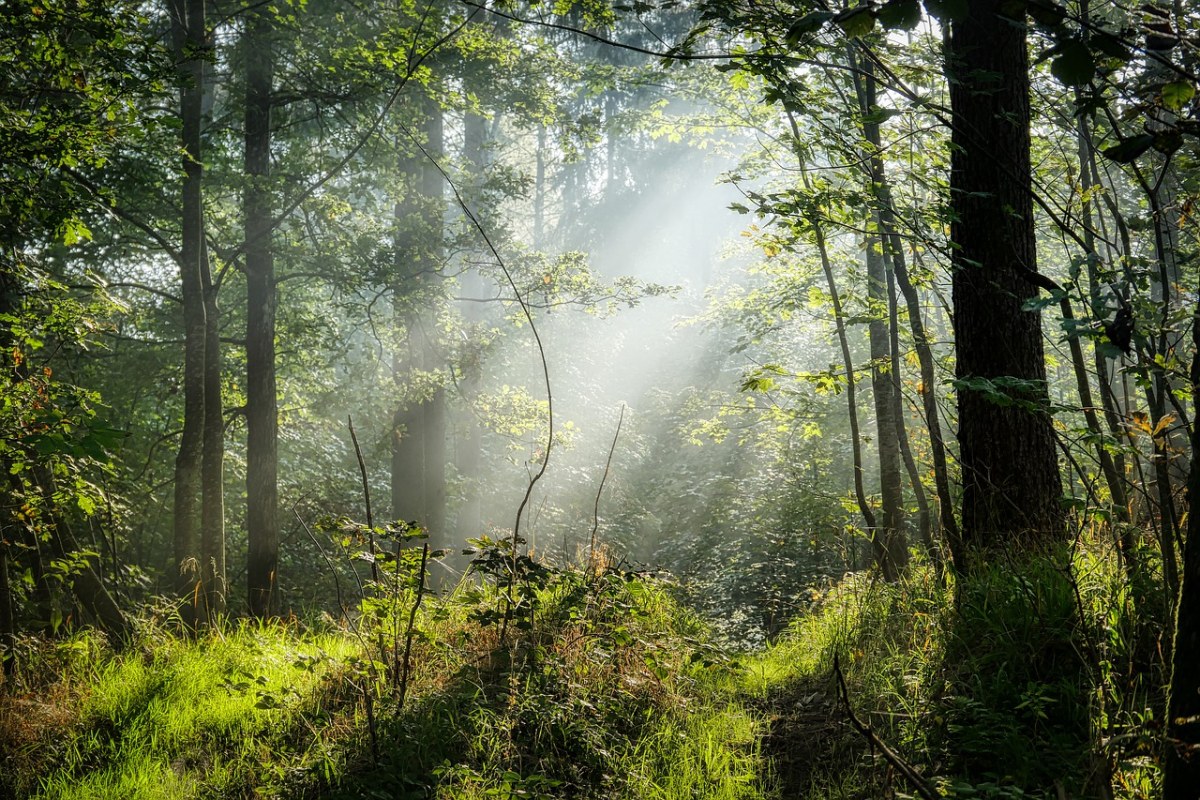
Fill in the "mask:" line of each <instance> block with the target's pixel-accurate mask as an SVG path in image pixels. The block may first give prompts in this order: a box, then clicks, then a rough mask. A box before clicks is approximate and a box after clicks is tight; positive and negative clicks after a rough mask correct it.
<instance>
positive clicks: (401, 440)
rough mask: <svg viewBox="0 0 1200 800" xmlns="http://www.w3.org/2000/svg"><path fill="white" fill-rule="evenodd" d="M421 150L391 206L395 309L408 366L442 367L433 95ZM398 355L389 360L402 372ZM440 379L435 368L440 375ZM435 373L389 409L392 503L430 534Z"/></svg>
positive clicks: (437, 122) (437, 508)
mask: <svg viewBox="0 0 1200 800" xmlns="http://www.w3.org/2000/svg"><path fill="white" fill-rule="evenodd" d="M422 113H423V119H424V124H423V133H424V136H425V142H424V150H425V152H424V153H418V154H417V155H416V157H415V159H420V160H419V161H418V160H415V159H414V158H406V159H405V163H404V164H403V165H402V171H403V172H404V173H405V187H406V192H407V195H408V196H407V197H406V202H404V203H400V204H397V207H396V215H397V219H396V225H397V238H396V258H397V263H396V265H395V266H396V276H397V280H398V281H399V285H398V286H397V292H396V302H397V304H398V306H397V310H398V313H399V314H400V317H401V320H402V323H403V325H404V327H405V330H406V332H407V336H408V350H409V359H408V365H407V366H409V367H410V368H413V369H417V370H421V371H424V372H427V373H432V374H437V373H442V372H444V369H445V360H444V358H443V357H442V355H441V354H440V353H439V347H438V342H437V334H436V331H437V320H438V316H439V314H440V311H441V307H442V303H443V302H444V297H443V287H442V281H443V277H442V273H441V269H442V258H443V254H442V240H443V237H444V231H443V225H444V219H443V218H444V215H445V205H444V202H443V194H444V186H443V183H444V179H443V178H442V175H441V172H440V171H439V170H438V169H437V166H436V165H435V164H434V163H431V161H430V159H437V158H440V157H441V155H442V152H443V148H444V143H443V139H444V133H443V122H442V110H441V108H440V107H439V106H438V105H437V103H436V101H434V100H432V99H428V100H425V101H423V103H422ZM404 366H405V365H404V364H403V360H398V361H397V362H396V364H395V368H396V369H397V379H398V380H402V378H401V375H402V370H403V368H404ZM438 377H439V379H440V377H441V376H440V375H439V376H438ZM445 395H446V392H445V388H444V387H443V386H442V385H441V383H440V381H439V383H438V385H437V387H436V388H435V389H434V391H433V393H432V394H431V395H430V396H428V397H425V398H422V399H421V400H420V401H419V402H410V403H408V404H407V407H406V408H401V409H398V410H397V411H396V413H395V415H394V417H393V426H394V431H395V435H394V437H393V446H392V508H393V513H394V514H396V516H397V517H398V518H399V519H404V520H408V521H416V522H418V523H419V524H420V525H421V526H422V527H424V528H425V529H426V530H427V531H429V534H430V538H431V539H433V540H434V541H435V542H439V543H441V542H444V541H445V540H446V537H447V531H446V523H445V514H446V463H447V457H446V413H445V402H446V396H445Z"/></svg>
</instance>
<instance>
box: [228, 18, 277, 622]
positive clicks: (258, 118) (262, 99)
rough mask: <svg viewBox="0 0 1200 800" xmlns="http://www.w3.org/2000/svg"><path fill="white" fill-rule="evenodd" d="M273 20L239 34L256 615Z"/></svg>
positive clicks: (265, 560)
mask: <svg viewBox="0 0 1200 800" xmlns="http://www.w3.org/2000/svg"><path fill="white" fill-rule="evenodd" d="M272 16H273V11H272V9H271V8H269V7H268V6H263V5H260V6H258V7H256V8H255V9H253V10H252V11H249V12H248V13H247V18H246V23H245V24H246V30H245V33H244V34H243V36H242V56H243V58H244V61H245V119H246V125H245V129H246V133H245V150H244V154H245V161H244V169H245V178H246V184H245V189H244V192H243V200H242V204H243V215H244V225H245V251H246V256H245V258H246V261H245V263H246V538H247V549H248V556H247V560H246V580H247V587H246V591H247V601H248V603H249V606H250V613H251V614H253V615H255V616H257V617H263V616H266V615H268V614H270V613H271V612H272V610H273V609H274V604H275V601H276V592H275V583H276V573H277V571H278V565H279V511H278V507H279V486H278V481H279V479H278V468H279V456H278V427H279V410H278V398H277V390H276V385H275V314H276V302H277V300H276V286H275V254H274V248H273V246H272V237H273V233H274V231H273V220H272V213H273V211H272V208H271V191H270V186H269V184H268V181H269V179H270V175H271V106H272V103H273V87H272V78H273V73H274V54H273V47H274V42H273V41H272V28H273V25H272ZM222 562H223V559H222ZM222 566H223V563H222Z"/></svg>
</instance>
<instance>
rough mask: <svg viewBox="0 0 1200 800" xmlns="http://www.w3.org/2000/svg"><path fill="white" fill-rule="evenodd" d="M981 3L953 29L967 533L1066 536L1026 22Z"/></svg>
mask: <svg viewBox="0 0 1200 800" xmlns="http://www.w3.org/2000/svg"><path fill="white" fill-rule="evenodd" d="M1000 5H1001V2H1000V0H979V1H978V2H974V3H971V4H970V6H969V8H970V11H969V12H968V13H967V14H966V15H965V16H964V17H963V18H962V19H961V20H960V21H955V22H953V23H952V24H951V26H950V32H949V36H948V40H947V51H946V71H947V78H948V80H949V83H950V102H951V112H952V113H951V119H952V124H953V132H952V155H951V169H950V203H951V208H952V211H953V221H952V223H951V229H950V236H951V240H952V243H953V246H954V255H953V262H952V267H953V272H954V275H953V303H954V329H955V352H956V355H957V370H956V374H957V378H958V418H959V431H958V441H959V451H960V452H959V462H960V464H961V465H962V480H963V538H964V540H966V543H967V544H968V545H971V546H976V547H1002V546H1006V545H1007V544H1009V543H1010V542H1013V541H1017V542H1024V543H1026V544H1032V543H1034V542H1041V541H1047V540H1053V539H1057V538H1059V537H1062V536H1063V534H1064V526H1063V514H1062V508H1061V502H1060V501H1061V496H1062V483H1061V480H1060V478H1059V473H1058V459H1057V453H1056V450H1055V442H1054V431H1053V427H1052V424H1051V419H1050V413H1049V408H1048V406H1049V397H1048V393H1047V388H1046V366H1045V359H1044V355H1043V350H1042V330H1041V318H1040V315H1039V314H1037V313H1035V312H1032V311H1026V310H1024V309H1023V308H1022V305H1023V303H1024V302H1025V301H1026V300H1027V299H1029V298H1031V297H1034V296H1035V295H1036V293H1037V284H1036V283H1035V281H1036V280H1037V278H1036V275H1037V253H1036V245H1035V240H1034V229H1033V202H1032V192H1031V181H1030V167H1029V140H1030V139H1029V121H1030V118H1029V58H1028V53H1027V49H1026V41H1025V29H1024V27H1023V26H1021V25H1014V24H1013V23H1012V22H1011V21H1010V20H1008V19H1005V18H1004V17H1003V16H1002V15H1001V14H1000V13H999V8H1000Z"/></svg>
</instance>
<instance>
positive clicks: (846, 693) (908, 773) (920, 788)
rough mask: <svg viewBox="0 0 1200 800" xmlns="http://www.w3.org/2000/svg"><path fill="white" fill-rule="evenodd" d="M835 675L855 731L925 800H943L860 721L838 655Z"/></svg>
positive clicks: (834, 665) (847, 714)
mask: <svg viewBox="0 0 1200 800" xmlns="http://www.w3.org/2000/svg"><path fill="white" fill-rule="evenodd" d="M833 674H834V677H835V678H837V685H838V697H839V698H840V699H841V701H842V705H843V706H845V708H846V716H848V717H849V718H850V724H851V725H853V726H854V728H855V730H857V731H858V732H859V733H861V734H862V735H863V738H865V739H866V740H867V741H868V742H869V743H870V744H871V747H873V748H875V749H877V750H878V751H879V752H880V753H882V754H883V757H884V759H886V760H887V762H888V763H889V764H891V765H892V766H893V767H894V768H895V769H896V771H897V772H899V773H900V774H901V775H903V776H904V778H905V780H907V781H908V783H909V785H910V786H912V787H913V789H915V790H916V792H917V794H919V795H921V797H923V798H925V800H941V795H940V794H938V792H937V790H936V789H934V788H933V787H932V786H930V785H929V781H927V780H925V778H924V777H923V776H922V775H921V773H920V772H917V768H916V767H914V766H913V765H912V764H910V763H908V761H907V760H906V759H905V758H904V757H903V756H901V755H900V754H899V753H897V752H896V751H895V750H893V749H892V748H890V747H888V746H887V744H886V743H885V742H884V741H883V739H880V738H879V734H877V733H875V731H873V730H871V726H870V725H868V724H867V723H865V722H863V721H862V720H861V719H859V718H858V715H857V714H855V713H854V708H853V707H852V706H851V705H850V690H849V689H847V688H846V676H845V675H843V674H842V665H841V661H840V660H839V658H838V655H837V654H836V653H835V654H834V656H833Z"/></svg>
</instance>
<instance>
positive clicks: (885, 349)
mask: <svg viewBox="0 0 1200 800" xmlns="http://www.w3.org/2000/svg"><path fill="white" fill-rule="evenodd" d="M849 58H850V63H851V65H852V66H856V64H855V59H854V55H853V52H852V51H851V52H850V54H849ZM862 72H863V73H864V74H863V75H862V76H861V77H860V76H859V72H858V70H852V74H853V75H854V76H855V77H854V87H855V93H856V95H857V97H858V103H859V110H860V111H861V113H862V114H863V115H864V116H866V115H869V114H870V113H872V111H873V110H874V109H875V106H876V105H877V100H876V97H875V91H876V90H875V74H874V64H873V62H870V61H868V62H867V64H866V65H865V66H864V68H863V70H862ZM863 134H864V139H865V140H866V142H865V144H866V146H865V148H863V149H864V150H865V152H864V155H865V157H866V164H867V169H866V178H867V183H868V186H867V190H868V191H872V190H873V189H874V190H876V191H878V190H877V189H876V187H878V186H879V185H880V184H881V182H882V181H883V180H884V168H883V158H882V155H881V146H880V144H879V143H880V141H881V135H880V130H879V123H878V122H866V121H865V122H864V123H863ZM868 227H869V228H870V229H872V230H873V233H871V234H869V235H868V236H867V240H866V245H867V247H866V251H867V255H866V261H867V297H868V299H869V300H870V304H871V310H870V313H871V322H870V326H869V336H870V342H871V387H872V394H873V395H874V400H875V426H876V429H875V432H876V445H877V447H878V450H879V489H880V496H881V499H882V505H883V509H882V510H883V528H882V531H881V533H880V535H878V536H877V537H876V546H875V551H876V560H877V561H878V562H879V564H880V567H881V568H882V571H883V575H884V578H886V579H887V580H898V579H899V578H900V575H901V573H902V572H903V571H904V568H905V566H906V565H907V563H908V547H907V543H906V541H905V536H904V489H903V482H902V480H901V475H900V464H901V455H902V454H901V447H900V432H901V430H900V429H901V427H902V426H903V424H904V420H903V417H902V415H901V413H900V412H901V406H900V376H899V374H898V373H897V372H896V370H895V368H896V367H897V366H898V363H899V362H898V360H897V359H896V358H895V355H896V354H895V352H894V350H893V349H892V348H893V337H892V330H893V327H892V325H891V319H892V310H893V309H894V307H895V302H894V299H895V298H894V296H893V295H894V293H895V290H894V288H891V287H892V280H891V275H889V274H888V272H889V270H888V268H887V262H886V259H885V255H884V249H885V243H884V239H883V238H882V237H881V236H880V233H879V232H880V230H881V226H880V215H879V212H878V211H875V212H873V213H871V215H870V218H869V221H868ZM880 540H882V541H880Z"/></svg>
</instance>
